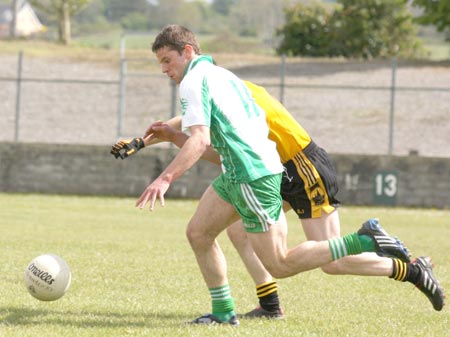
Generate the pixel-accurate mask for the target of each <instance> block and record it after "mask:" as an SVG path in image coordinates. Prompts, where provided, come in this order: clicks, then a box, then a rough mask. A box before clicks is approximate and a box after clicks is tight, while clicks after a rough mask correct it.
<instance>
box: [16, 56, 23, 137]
mask: <svg viewBox="0 0 450 337" xmlns="http://www.w3.org/2000/svg"><path fill="white" fill-rule="evenodd" d="M22 60H23V52H22V51H20V52H19V59H18V66H17V92H16V117H15V131H14V142H16V143H17V142H18V141H19V127H20V125H19V124H20V94H21V90H22Z"/></svg>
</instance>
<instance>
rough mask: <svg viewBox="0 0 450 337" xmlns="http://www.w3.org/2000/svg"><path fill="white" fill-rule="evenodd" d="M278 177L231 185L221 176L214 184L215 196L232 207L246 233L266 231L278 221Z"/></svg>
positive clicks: (280, 201)
mask: <svg viewBox="0 0 450 337" xmlns="http://www.w3.org/2000/svg"><path fill="white" fill-rule="evenodd" d="M280 184H281V173H280V174H274V175H270V176H266V177H262V178H260V179H257V180H255V181H252V182H249V183H232V182H230V181H228V180H227V179H226V178H225V177H224V175H223V174H221V175H219V176H218V177H217V178H216V179H214V181H213V184H212V186H213V188H214V190H215V191H216V193H217V194H218V195H219V196H220V197H221V198H222V199H223V200H225V201H226V202H228V203H230V204H232V205H233V206H234V208H235V209H236V211H237V212H238V213H239V215H240V216H241V218H242V222H243V223H244V228H245V230H246V231H247V232H251V233H261V232H267V231H269V226H270V225H271V224H275V223H276V222H277V221H278V218H279V217H280V212H281V209H282V205H283V201H282V199H281V195H280Z"/></svg>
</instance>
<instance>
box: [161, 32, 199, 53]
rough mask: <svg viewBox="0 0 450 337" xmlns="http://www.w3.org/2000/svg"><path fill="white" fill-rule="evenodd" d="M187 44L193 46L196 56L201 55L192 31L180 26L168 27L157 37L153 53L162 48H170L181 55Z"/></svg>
mask: <svg viewBox="0 0 450 337" xmlns="http://www.w3.org/2000/svg"><path fill="white" fill-rule="evenodd" d="M187 44H188V45H190V46H192V48H193V49H194V52H195V53H196V54H200V45H199V43H198V42H197V39H196V37H195V34H194V33H193V32H192V31H190V30H189V29H187V28H186V27H183V26H180V25H168V26H166V27H164V28H163V29H162V30H161V31H160V32H159V33H158V35H157V36H156V38H155V41H154V42H153V44H152V52H154V53H156V52H157V51H158V50H160V49H161V48H164V47H169V48H170V49H172V50H176V51H178V53H180V54H181V52H182V51H183V49H184V47H185V46H186V45H187Z"/></svg>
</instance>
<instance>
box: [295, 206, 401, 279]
mask: <svg viewBox="0 0 450 337" xmlns="http://www.w3.org/2000/svg"><path fill="white" fill-rule="evenodd" d="M301 222H302V226H303V231H304V232H305V236H306V238H307V239H308V240H314V241H322V240H329V239H332V238H337V237H340V236H341V226H340V221H339V213H338V211H337V210H335V211H333V212H331V213H326V212H322V216H321V217H320V218H313V219H302V220H301ZM321 268H322V270H323V271H324V272H325V273H327V274H331V275H361V276H391V275H392V269H393V265H392V259H391V258H387V257H382V256H378V255H377V254H375V253H363V254H360V255H353V256H346V257H344V258H342V259H339V260H336V261H334V262H331V263H329V264H326V265H324V266H322V267H321Z"/></svg>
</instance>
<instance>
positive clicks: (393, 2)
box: [334, 0, 418, 58]
mask: <svg viewBox="0 0 450 337" xmlns="http://www.w3.org/2000/svg"><path fill="white" fill-rule="evenodd" d="M338 2H339V3H340V4H341V5H342V8H341V10H339V11H336V12H335V19H334V20H337V21H339V22H340V23H341V24H339V25H334V28H335V31H336V36H337V37H338V41H339V42H340V46H341V47H342V49H341V54H342V55H343V56H347V57H363V58H373V57H379V56H381V57H390V56H394V55H397V54H399V55H401V56H405V57H410V56H413V55H414V54H415V52H416V51H417V48H418V41H417V39H416V29H415V26H414V24H413V17H412V14H411V13H410V12H409V11H408V8H407V6H406V5H407V1H406V0H339V1H338Z"/></svg>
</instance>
